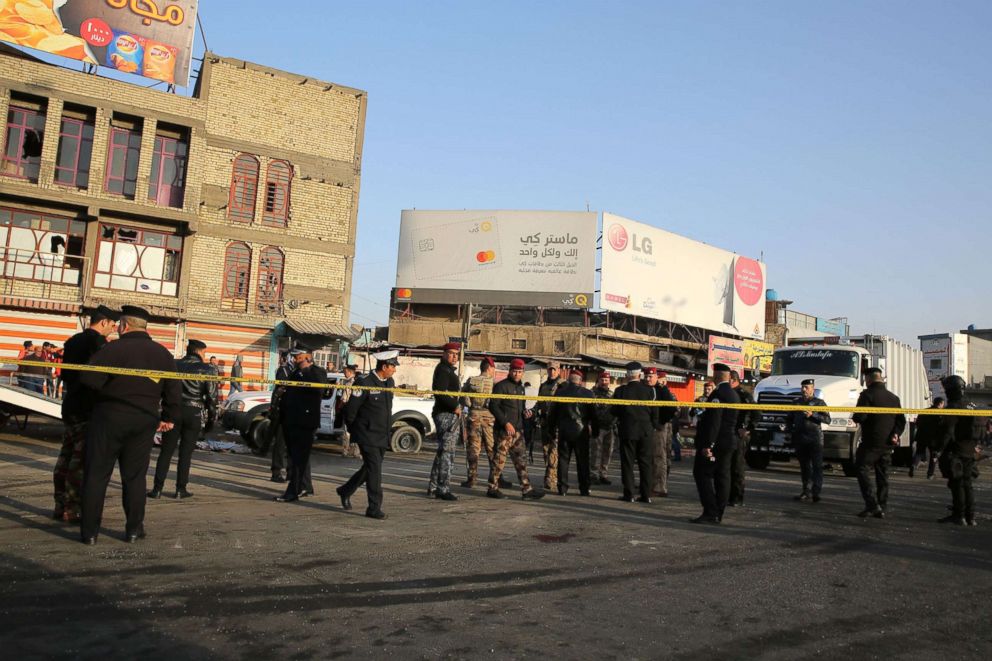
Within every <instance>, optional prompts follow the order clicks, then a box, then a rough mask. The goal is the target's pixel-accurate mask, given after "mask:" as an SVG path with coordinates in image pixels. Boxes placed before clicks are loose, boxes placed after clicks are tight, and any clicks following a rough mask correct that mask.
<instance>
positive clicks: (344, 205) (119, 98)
mask: <svg viewBox="0 0 992 661" xmlns="http://www.w3.org/2000/svg"><path fill="white" fill-rule="evenodd" d="M366 102H367V95H366V93H365V92H363V91H361V90H357V89H352V88H349V87H344V86H340V85H336V84H332V83H326V82H322V81H318V80H314V79H311V78H307V77H304V76H300V75H295V74H290V73H286V72H282V71H277V70H275V69H270V68H267V67H264V66H260V65H256V64H252V63H249V62H244V61H241V60H236V59H231V58H225V57H220V56H218V55H214V54H212V53H207V54H205V56H204V61H203V64H202V68H201V70H200V73H199V76H198V78H197V82H196V85H195V87H194V91H193V94H192V96H190V97H185V96H179V95H175V94H170V93H166V92H164V91H160V90H155V89H149V88H146V87H142V86H138V85H132V84H129V83H125V82H120V81H116V80H112V79H109V78H104V77H100V76H97V75H91V74H85V73H82V72H79V71H73V70H70V69H66V68H62V67H58V66H54V65H51V64H47V63H45V62H42V61H40V60H37V59H35V58H33V57H30V56H28V55H26V54H24V53H21V52H19V51H16V50H14V49H8V48H4V49H3V50H2V51H0V114H2V116H3V117H5V118H6V125H5V129H4V131H3V135H2V136H0V139H2V140H3V143H2V154H3V156H2V159H3V160H2V162H0V267H2V269H3V272H2V284H0V358H2V357H11V356H13V355H16V352H17V350H18V349H19V348H20V347H21V345H22V342H23V341H24V340H29V339H30V340H34V341H36V342H41V341H44V340H49V341H52V342H55V343H56V344H61V343H62V342H63V341H64V340H65V339H66V338H67V337H68V336H69V335H71V334H72V333H74V332H76V331H77V330H78V329H79V328H80V327H81V326H82V324H83V323H84V322H85V310H86V309H89V308H92V307H95V306H97V305H99V304H101V303H102V304H106V305H110V306H120V305H122V304H124V303H130V304H137V305H141V306H144V307H146V308H147V309H148V310H149V311H150V312H151V313H152V314H153V316H154V321H153V324H152V325H151V330H152V334H153V335H154V336H155V337H156V339H158V340H160V341H162V342H163V343H164V344H166V345H167V346H169V347H170V349H173V350H174V351H175V352H176V353H177V354H178V353H179V352H180V351H181V350H182V348H183V346H184V345H185V341H186V340H187V339H189V338H194V337H195V338H198V339H202V340H203V341H205V342H206V343H207V345H208V347H209V348H208V352H209V353H210V354H211V355H216V356H217V357H218V359H219V360H220V361H222V362H223V363H225V369H224V372H225V373H227V372H229V370H230V365H231V364H232V363H233V361H234V359H235V356H236V355H237V354H241V355H242V361H243V366H244V372H245V375H246V376H253V375H256V376H263V375H270V374H272V373H273V372H274V369H275V366H276V365H275V358H274V357H275V353H276V350H277V349H278V348H279V346H280V344H285V340H283V341H282V342H280V337H283V336H287V335H291V334H293V326H294V324H296V325H297V326H299V327H304V328H305V330H301V331H300V332H301V333H307V334H308V335H315V336H317V337H321V336H325V335H326V336H327V337H329V338H330V337H338V336H340V334H341V333H342V330H341V329H344V331H343V332H345V333H347V332H349V328H348V327H347V326H346V322H347V316H348V313H347V310H348V309H349V307H350V293H351V273H352V265H353V260H354V254H355V236H356V223H357V215H358V195H359V184H360V179H361V158H362V144H363V140H364V127H365V111H366ZM332 342H336V340H328V344H331V343H332Z"/></svg>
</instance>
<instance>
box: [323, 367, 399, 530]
mask: <svg viewBox="0 0 992 661" xmlns="http://www.w3.org/2000/svg"><path fill="white" fill-rule="evenodd" d="M372 357H373V358H375V361H376V362H375V371H373V372H370V373H369V374H367V375H365V376H362V377H358V378H356V379H355V385H356V386H364V387H366V388H369V390H364V389H363V390H353V391H352V392H351V396H350V397H349V398H348V403H347V404H345V405H344V421H345V424H346V425H347V426H348V432H349V433H350V434H351V442H352V443H354V444H355V445H357V446H358V450H359V451H360V452H361V453H362V466H361V468H359V469H358V470H357V471H356V472H355V474H354V475H352V476H351V479H349V480H348V481H347V482H345V483H344V484H342V485H341V486H340V487H338V488H337V492H338V496H340V497H341V507H343V508H344V509H346V510H350V509H351V497H352V496H353V495H354V494H355V492H356V491H357V490H358V487H360V486H362V485H363V484H364V485H365V491H366V492H367V493H368V501H369V502H368V506H367V507H366V509H365V516H367V517H369V518H370V519H385V518H386V514H385V513H384V512H383V511H382V460H383V458H384V457H385V456H386V448H388V447H389V429H390V426H391V425H390V420H391V419H392V415H393V393H392V392H391V391H388V390H385V388H395V387H396V384H395V383H394V382H393V374H395V373H396V367H397V366H398V365H399V364H400V361H399V352H398V351H382V352H380V353H377V354H373V355H372Z"/></svg>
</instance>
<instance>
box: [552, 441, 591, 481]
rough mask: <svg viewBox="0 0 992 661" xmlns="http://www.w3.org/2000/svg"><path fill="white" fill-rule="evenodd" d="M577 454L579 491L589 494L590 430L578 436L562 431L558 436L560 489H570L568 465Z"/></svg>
mask: <svg viewBox="0 0 992 661" xmlns="http://www.w3.org/2000/svg"><path fill="white" fill-rule="evenodd" d="M572 453H575V470H576V472H577V473H578V476H579V491H580V492H581V493H589V430H588V429H583V430H582V431H581V432H579V433H578V434H574V433H571V432H564V431H560V432H559V434H558V489H559V490H561V489H563V488H568V464H569V463H570V462H571V460H572Z"/></svg>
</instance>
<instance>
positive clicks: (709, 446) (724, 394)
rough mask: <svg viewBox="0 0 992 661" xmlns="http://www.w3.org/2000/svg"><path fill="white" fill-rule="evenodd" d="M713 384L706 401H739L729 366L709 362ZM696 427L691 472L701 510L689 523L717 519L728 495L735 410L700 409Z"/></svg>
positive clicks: (709, 521) (735, 420) (718, 520)
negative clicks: (711, 368)
mask: <svg viewBox="0 0 992 661" xmlns="http://www.w3.org/2000/svg"><path fill="white" fill-rule="evenodd" d="M713 381H714V382H715V383H716V384H717V386H716V388H715V389H714V390H713V392H712V393H710V396H709V397H708V398H707V399H706V401H707V402H718V403H723V404H739V403H740V401H741V399H740V397H738V396H737V393H736V392H734V389H733V388H731V387H730V368H729V367H727V366H726V365H724V364H723V363H716V364H714V365H713ZM702 411H703V412H702V416H701V417H700V420H699V426H698V427H697V429H696V458H695V461H694V463H693V466H692V476H693V478H695V480H696V489H697V491H698V492H699V502H700V503H701V504H702V506H703V513H702V514H701V515H699V516H698V517H696V518H695V519H692V522H693V523H720V522H721V521H723V511H724V509H725V508H726V507H727V501H728V500H729V499H730V462H731V460H732V457H733V454H734V452H736V451H737V442H738V441H737V411H736V410H734V409H724V408H706V409H703V410H702Z"/></svg>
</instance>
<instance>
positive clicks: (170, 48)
mask: <svg viewBox="0 0 992 661" xmlns="http://www.w3.org/2000/svg"><path fill="white" fill-rule="evenodd" d="M196 10H197V0H0V41H6V42H8V43H11V44H14V45H17V46H23V47H26V48H34V49H36V50H40V51H44V52H46V53H52V54H53V55H61V56H62V57H68V58H72V59H74V60H80V61H83V62H88V63H90V64H96V65H99V66H104V67H108V68H110V69H115V70H117V71H121V72H124V73H132V74H136V75H139V76H144V77H146V78H152V79H154V80H159V81H162V82H165V83H170V84H172V83H178V84H180V85H187V84H188V83H189V68H190V60H191V58H192V50H193V36H194V34H195V27H196Z"/></svg>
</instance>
